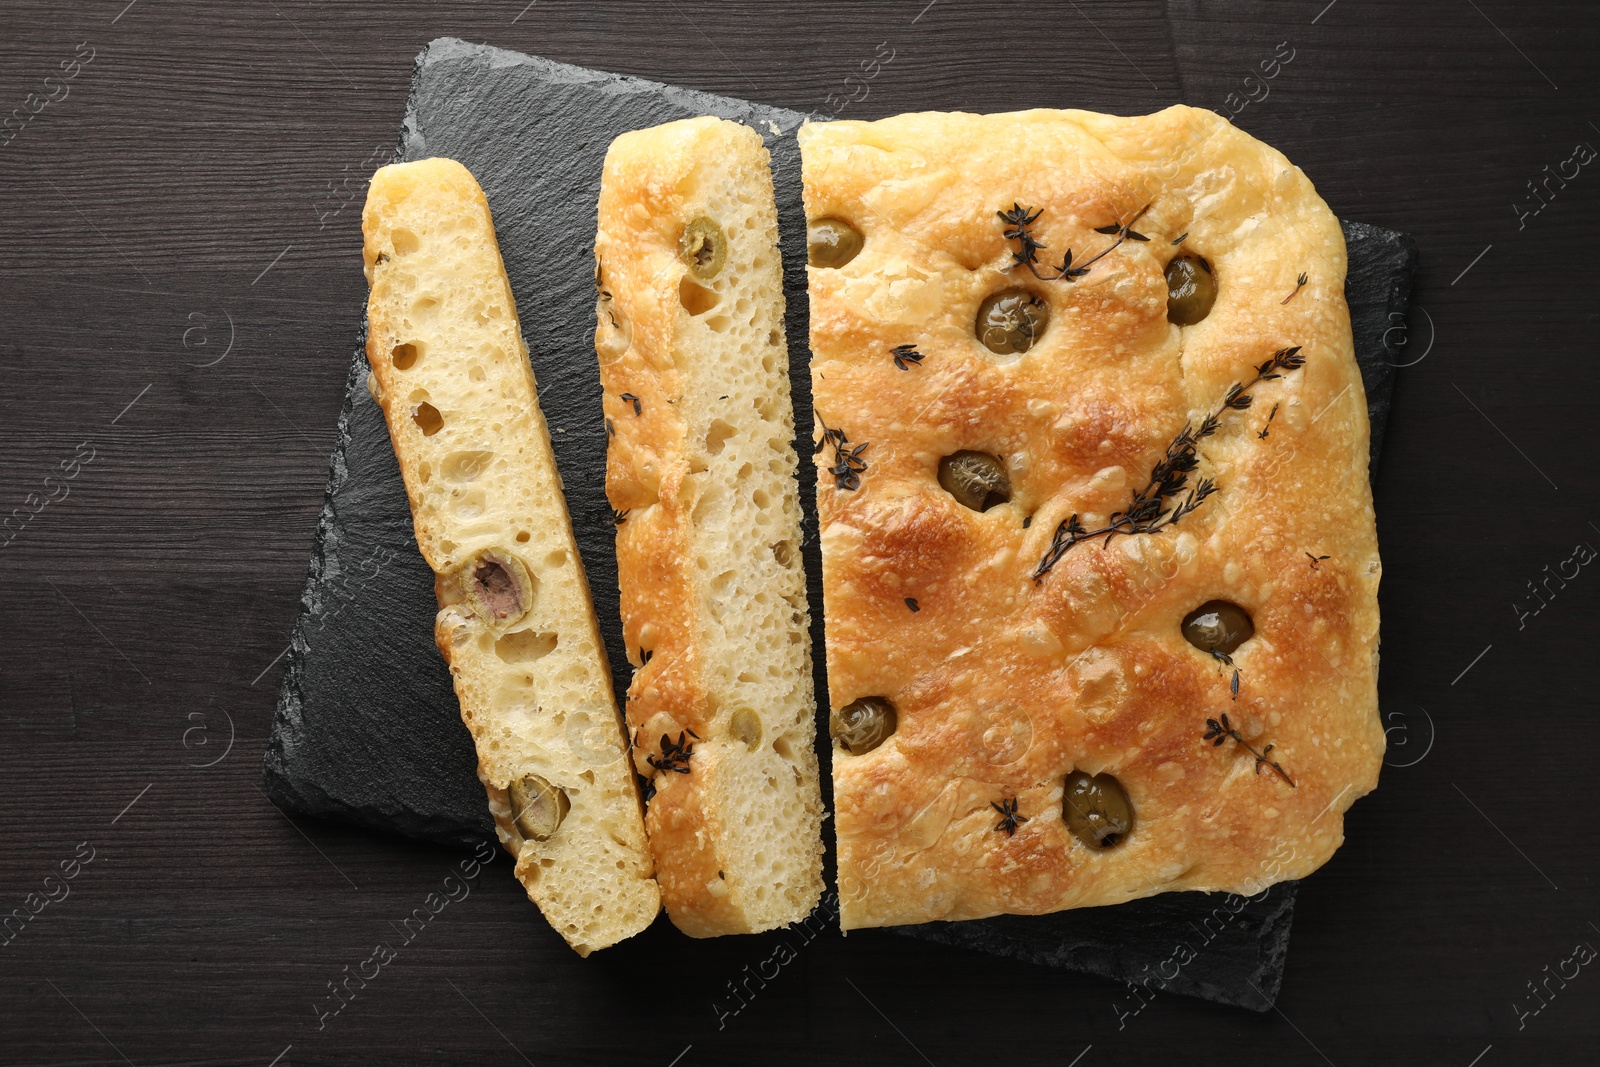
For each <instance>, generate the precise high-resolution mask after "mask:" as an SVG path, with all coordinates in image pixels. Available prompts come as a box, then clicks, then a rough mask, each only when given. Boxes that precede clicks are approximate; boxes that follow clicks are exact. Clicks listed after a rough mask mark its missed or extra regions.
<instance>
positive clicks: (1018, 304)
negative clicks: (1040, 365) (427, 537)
mask: <svg viewBox="0 0 1600 1067" xmlns="http://www.w3.org/2000/svg"><path fill="white" fill-rule="evenodd" d="M1049 322H1050V305H1049V304H1047V303H1045V302H1044V301H1043V300H1041V299H1040V298H1039V297H1037V296H1035V295H1034V294H1032V293H1030V292H1028V290H1026V289H1002V290H1001V291H1000V292H998V293H995V294H994V295H992V296H990V297H989V298H988V299H986V300H984V302H983V303H982V304H980V305H978V321H977V323H976V324H975V326H974V330H975V331H976V333H977V335H978V340H980V341H982V342H983V344H984V347H986V348H988V349H989V351H991V352H993V353H995V354H996V355H1001V356H1008V355H1020V354H1021V353H1023V352H1026V351H1027V350H1028V349H1030V348H1032V347H1033V346H1034V345H1035V344H1037V343H1038V340H1039V338H1040V336H1041V335H1043V333H1044V328H1045V326H1047V325H1048V324H1049Z"/></svg>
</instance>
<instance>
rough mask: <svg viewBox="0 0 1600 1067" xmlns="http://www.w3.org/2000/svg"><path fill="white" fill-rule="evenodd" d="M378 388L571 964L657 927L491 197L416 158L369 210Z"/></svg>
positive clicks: (627, 778)
mask: <svg viewBox="0 0 1600 1067" xmlns="http://www.w3.org/2000/svg"><path fill="white" fill-rule="evenodd" d="M362 232H363V234H364V235H365V239H366V240H365V252H364V256H365V261H366V274H367V281H368V283H369V284H370V285H371V287H372V291H371V295H370V297H369V299H368V303H367V361H368V362H369V363H370V364H371V366H372V378H371V379H370V380H369V384H370V385H371V386H372V387H373V395H374V397H375V398H376V399H377V401H378V403H379V404H380V405H381V406H382V408H383V413H384V416H385V417H386V418H387V419H388V422H389V435H390V437H391V439H392V440H393V441H394V450H395V455H396V456H397V457H398V458H399V460H400V471H401V474H402V475H404V477H405V484H406V493H407V495H408V496H409V497H410V498H411V511H412V516H413V518H414V519H415V522H416V530H417V545H418V546H419V547H420V548H421V549H422V555H423V557H424V558H426V559H427V561H428V566H430V567H432V568H433V571H434V574H435V576H436V579H435V588H436V590H437V592H438V596H439V615H438V620H437V622H436V624H435V629H434V636H435V638H436V639H437V640H438V643H439V649H440V651H441V652H443V653H444V657H445V659H446V660H447V661H448V662H449V664H450V673H451V675H452V676H453V678H454V680H455V688H456V696H457V697H458V698H459V699H460V701H461V717H462V719H463V720H465V722H466V724H467V728H468V729H469V730H471V732H472V737H473V740H474V741H475V742H476V744H477V748H478V777H479V778H481V779H482V780H483V784H484V788H485V789H486V790H487V791H488V794H489V809H490V811H491V812H492V813H493V815H494V821H495V826H496V828H497V830H498V832H499V835H500V840H501V843H502V844H504V845H505V847H506V849H507V850H508V851H510V852H511V854H512V855H513V856H515V857H516V875H517V879H518V880H519V881H521V882H522V884H523V885H524V886H525V887H526V888H527V891H528V896H529V897H531V898H532V899H533V902H534V903H535V904H537V905H538V906H539V909H540V910H541V911H542V912H543V913H544V915H545V917H546V918H547V919H548V920H549V921H550V924H551V925H552V926H554V927H555V928H556V930H557V931H559V932H560V934H561V936H562V937H564V938H566V940H567V943H568V944H570V945H571V946H572V947H573V948H574V949H575V950H577V952H578V954H579V955H588V954H589V952H591V951H592V950H594V949H597V948H604V947H606V946H607V945H611V944H615V943H616V942H617V941H620V940H622V939H623V938H625V937H628V936H630V935H632V934H635V933H638V932H639V931H640V930H643V929H644V928H645V927H647V926H649V925H650V923H651V921H652V920H653V919H654V918H655V915H656V913H657V912H658V911H659V910H660V894H659V890H658V889H657V887H656V883H655V882H654V881H653V880H652V878H651V861H650V854H649V849H648V846H647V845H646V842H645V836H644V824H643V819H642V813H641V810H640V803H639V793H638V789H637V786H636V784H635V782H634V778H633V773H632V768H631V765H630V763H629V761H628V759H627V756H626V743H625V742H626V735H625V733H624V730H623V727H622V724H621V721H620V718H619V716H618V714H617V706H616V698H615V697H614V696H613V694H612V689H611V676H610V673H609V670H608V668H607V666H606V659H605V655H604V652H603V650H602V647H601V643H600V634H599V630H598V628H597V626H596V624H595V617H594V607H593V605H592V604H591V603H590V601H589V587H588V584H587V582H586V581H585V579H584V574H583V565H582V563H581V561H580V560H579V558H578V551H577V546H576V544H574V542H573V539H572V524H571V521H570V519H569V518H568V515H567V509H566V505H565V501H564V498H563V495H562V489H561V476H560V474H559V473H558V472H557V471H556V465H555V457H554V454H553V453H552V452H551V449H550V435H549V431H548V429H547V428H546V426H545V421H544V416H543V415H542V414H541V413H540V411H539V402H538V396H537V392H536V387H535V384H534V379H533V371H532V369H531V367H530V366H529V363H528V350H527V348H526V346H525V345H524V344H523V340H522V333H521V330H520V328H519V326H518V323H517V307H516V302H515V299H514V298H513V296H512V294H511V287H510V285H509V284H508V283H507V281H506V275H505V268H504V266H503V265H502V264H501V261H500V249H499V246H498V245H497V244H496V243H495V235H494V224H493V222H492V220H491V219H490V217H489V205H488V202H487V201H486V200H485V199H484V196H483V191H482V190H481V189H479V187H478V183H477V182H476V181H475V180H474V179H473V177H472V175H471V174H470V173H468V172H467V169H466V168H465V167H463V166H462V165H461V164H459V163H457V162H455V161H454V160H449V159H425V160H421V161H418V162H415V163H399V164H395V165H393V166H388V167H384V168H382V169H381V170H379V171H378V172H377V174H375V175H374V176H373V179H372V185H371V187H370V188H369V190H368V192H367V203H366V209H365V211H364V212H363V213H362Z"/></svg>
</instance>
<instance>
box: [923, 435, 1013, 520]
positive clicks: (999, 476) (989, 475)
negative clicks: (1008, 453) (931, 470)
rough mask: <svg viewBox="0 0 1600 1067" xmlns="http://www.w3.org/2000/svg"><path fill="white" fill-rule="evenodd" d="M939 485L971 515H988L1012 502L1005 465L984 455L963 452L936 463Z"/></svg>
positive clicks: (987, 454) (1009, 481)
mask: <svg viewBox="0 0 1600 1067" xmlns="http://www.w3.org/2000/svg"><path fill="white" fill-rule="evenodd" d="M939 484H940V485H942V486H944V490H945V492H947V493H949V494H950V495H951V496H953V497H955V498H956V499H957V500H959V501H960V502H961V503H962V504H964V505H965V506H967V507H969V508H971V509H972V510H973V511H988V510H989V509H990V508H992V507H994V506H995V505H996V504H1004V503H1005V502H1006V501H1008V500H1010V499H1011V479H1010V478H1009V477H1007V475H1006V465H1005V464H1004V463H1002V462H1000V460H998V459H996V458H995V457H994V456H991V455H990V454H989V453H987V452H972V451H968V450H966V449H963V450H962V451H960V452H956V453H954V454H952V455H948V456H946V457H944V458H943V459H941V460H940V461H939Z"/></svg>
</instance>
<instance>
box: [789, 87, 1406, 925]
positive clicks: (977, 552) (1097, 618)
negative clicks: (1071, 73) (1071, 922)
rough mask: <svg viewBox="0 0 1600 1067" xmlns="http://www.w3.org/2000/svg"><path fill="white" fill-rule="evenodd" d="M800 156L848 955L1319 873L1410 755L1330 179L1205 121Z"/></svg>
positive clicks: (839, 148) (1014, 127) (946, 128)
mask: <svg viewBox="0 0 1600 1067" xmlns="http://www.w3.org/2000/svg"><path fill="white" fill-rule="evenodd" d="M800 145H801V150H802V154H803V160H804V175H805V203H806V212H807V216H808V219H809V220H810V239H811V264H812V265H811V267H810V292H811V347H812V350H813V352H814V359H813V362H812V381H813V384H814V390H815V405H816V412H817V416H818V419H819V420H820V422H821V425H819V426H818V427H817V428H816V434H817V440H818V443H819V453H818V455H817V465H818V469H819V473H818V490H817V498H818V509H819V512H820V515H821V523H822V550H823V574H824V608H825V612H826V619H827V626H826V632H827V635H828V647H827V663H828V679H829V686H830V694H829V696H830V700H831V707H832V709H833V717H832V720H831V721H832V725H833V733H834V738H835V744H834V749H833V758H834V762H833V783H834V798H835V811H836V818H837V828H838V842H839V881H840V909H841V910H840V920H841V924H842V925H843V926H844V927H845V928H846V929H850V928H854V927H863V926H883V925H893V924H900V923H918V922H925V921H929V920H935V919H971V918H979V917H983V916H988V915H994V914H1000V913H1018V914H1037V913H1044V912H1051V911H1057V910H1061V909H1064V908H1074V907H1087V906H1093V905H1102V904H1113V903H1117V902H1119V901H1124V900H1128V899H1131V898H1134V897H1143V896H1149V895H1151V894H1154V893H1162V892H1167V891H1172V890H1188V889H1195V890H1226V891H1231V892H1235V893H1255V892H1258V891H1259V890H1261V889H1262V888H1264V887H1266V886H1268V885H1271V884H1272V883H1274V882H1277V881H1280V880H1283V879H1288V878H1298V877H1301V876H1303V875H1305V874H1308V873H1310V872H1311V871H1313V870H1315V869H1316V868H1317V867H1318V866H1320V865H1321V864H1322V863H1323V862H1325V861H1326V860H1327V859H1328V858H1329V856H1331V855H1332V854H1333V852H1334V850H1335V849H1336V848H1338V846H1339V845H1340V843H1341V842H1342V840H1343V812H1344V811H1345V810H1346V809H1347V808H1348V807H1349V806H1350V804H1351V803H1352V802H1353V801H1354V800H1355V799H1356V798H1357V797H1359V796H1361V795H1363V794H1364V793H1367V792H1368V791H1370V790H1371V789H1373V788H1374V787H1375V785H1376V784H1377V777H1378V769H1379V764H1380V762H1381V759H1382V753H1383V731H1382V729H1381V726H1380V723H1379V719H1378V715H1377V663H1378V605H1377V592H1378V580H1379V574H1380V564H1379V559H1378V546H1377V536H1376V532H1375V526H1374V518H1373V511H1372V497H1371V491H1370V489H1369V486H1368V480H1367V434H1368V427H1367V408H1366V403H1365V398H1364V393H1363V389H1362V385H1361V378H1360V374H1359V371H1358V368H1357V365H1356V362H1355V357H1354V352H1353V348H1352V344H1351V332H1350V319H1349V312H1348V309H1347V308H1346V306H1345V300H1344V279H1345V246H1344V239H1343V236H1342V234H1341V231H1340V229H1339V226H1338V223H1337V221H1336V220H1335V218H1334V216H1333V214H1332V213H1331V212H1330V211H1329V210H1328V208H1327V205H1325V204H1324V203H1323V202H1322V200H1321V199H1320V198H1319V197H1318V196H1317V194H1316V192H1315V190H1314V189H1313V188H1312V186H1311V183H1310V181H1308V180H1307V179H1306V177H1305V175H1303V174H1302V173H1301V172H1300V171H1299V170H1298V169H1297V168H1295V167H1294V166H1293V165H1292V164H1290V163H1289V162H1288V161H1287V160H1286V159H1284V157H1283V156H1282V155H1281V154H1279V153H1278V152H1276V151H1275V150H1273V149H1272V148H1270V147H1268V146H1266V145H1264V144H1262V143H1260V142H1259V141H1256V140H1254V139H1253V138H1251V137H1250V136H1248V135H1247V134H1245V133H1243V132H1241V131H1239V130H1237V129H1235V128H1234V127H1233V126H1231V125H1230V124H1229V123H1227V122H1226V121H1224V120H1223V119H1221V118H1219V117H1218V116H1216V115H1214V114H1212V113H1210V112H1207V111H1198V110H1195V109H1192V108H1185V107H1173V108H1169V109H1167V110H1165V111H1162V112H1160V113H1158V114H1155V115H1150V116H1145V117H1141V118H1118V117H1113V116H1108V115H1097V114H1090V113H1086V112H1078V111H1045V110H1038V111H1028V112H1021V113H1016V114H1007V115H990V116H979V115H966V114H916V115H901V116H898V117H895V118H891V119H886V120H883V121H881V122H871V123H863V122H835V123H825V124H816V125H808V126H806V127H804V128H803V129H802V130H801V131H800Z"/></svg>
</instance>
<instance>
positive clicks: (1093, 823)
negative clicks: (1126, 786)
mask: <svg viewBox="0 0 1600 1067" xmlns="http://www.w3.org/2000/svg"><path fill="white" fill-rule="evenodd" d="M1061 817H1062V818H1064V819H1065V820H1066V821H1067V829H1069V830H1071V831H1072V834H1073V836H1074V837H1076V838H1077V839H1078V840H1079V841H1082V842H1083V843H1084V844H1086V845H1088V846H1089V847H1090V848H1099V849H1106V848H1111V847H1112V846H1113V845H1115V844H1117V843H1118V842H1119V841H1121V840H1122V839H1123V838H1124V837H1127V836H1128V834H1129V832H1130V831H1132V830H1133V805H1132V804H1130V803H1128V794H1127V793H1125V792H1123V790H1122V783H1121V782H1119V781H1117V780H1116V779H1115V778H1113V777H1112V776H1111V775H1109V774H1096V775H1094V776H1092V777H1091V776H1090V775H1087V774H1085V773H1083V772H1082V771H1073V772H1072V773H1071V774H1069V775H1067V782H1066V791H1065V795H1064V796H1063V798H1062V801H1061Z"/></svg>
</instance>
